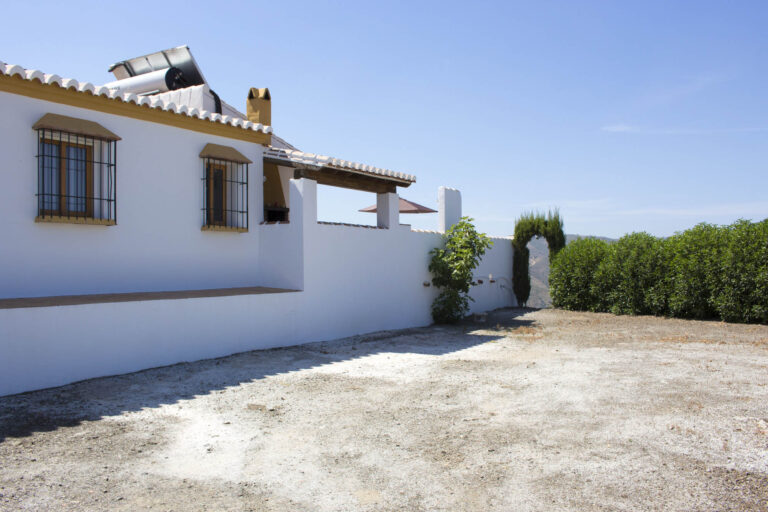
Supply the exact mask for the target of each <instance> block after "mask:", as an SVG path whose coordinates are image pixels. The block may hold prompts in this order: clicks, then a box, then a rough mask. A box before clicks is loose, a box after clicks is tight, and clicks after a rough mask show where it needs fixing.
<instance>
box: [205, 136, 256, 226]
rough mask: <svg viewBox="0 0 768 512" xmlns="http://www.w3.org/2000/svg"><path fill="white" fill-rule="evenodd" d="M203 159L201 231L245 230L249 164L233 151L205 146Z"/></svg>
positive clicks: (232, 149) (213, 145)
mask: <svg viewBox="0 0 768 512" xmlns="http://www.w3.org/2000/svg"><path fill="white" fill-rule="evenodd" d="M200 157H201V158H202V159H203V226H202V229H203V230H204V231H238V232H244V231H248V164H249V163H251V161H250V160H248V159H247V158H246V157H245V156H243V155H242V153H240V152H239V151H237V150H236V149H235V148H231V147H228V146H219V145H217V144H207V145H206V146H205V148H204V149H203V151H202V152H201V153H200Z"/></svg>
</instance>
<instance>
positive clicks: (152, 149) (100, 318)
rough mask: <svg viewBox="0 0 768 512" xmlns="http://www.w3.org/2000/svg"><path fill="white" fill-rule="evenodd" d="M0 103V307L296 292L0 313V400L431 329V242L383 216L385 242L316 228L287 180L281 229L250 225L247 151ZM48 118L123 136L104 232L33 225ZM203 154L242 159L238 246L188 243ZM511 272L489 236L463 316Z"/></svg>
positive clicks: (195, 233) (296, 187) (305, 190)
mask: <svg viewBox="0 0 768 512" xmlns="http://www.w3.org/2000/svg"><path fill="white" fill-rule="evenodd" d="M7 96H9V95H4V94H0V101H2V103H1V104H0V107H1V108H2V111H3V113H4V115H3V116H0V130H1V131H2V133H3V134H4V135H5V136H6V139H5V140H3V141H2V143H3V155H4V157H5V158H6V160H5V162H4V165H3V168H2V170H1V172H3V178H4V185H3V187H0V207H2V215H3V217H4V220H5V222H4V223H3V224H0V235H2V238H1V239H2V240H4V242H3V243H2V245H0V298H8V297H31V296H46V295H64V294H67V295H68V294H84V293H101V292H130V291H160V290H182V289H201V288H220V287H241V286H251V285H261V286H273V287H280V288H287V289H295V290H302V291H297V292H291V293H281V294H269V295H249V296H232V297H212V298H198V299H184V300H160V301H143V302H127V303H107V304H90V305H79V306H60V307H45V308H24V309H0V395H4V394H10V393H18V392H22V391H28V390H32V389H40V388H44V387H49V386H57V385H61V384H66V383H69V382H73V381H76V380H80V379H86V378H92V377H98V376H104V375H112V374H118V373H124V372H130V371H136V370H140V369H144V368H149V367H155V366H161V365H167V364H173V363H177V362H181V361H192V360H196V359H201V358H208V357H217V356H223V355H227V354H232V353H235V352H240V351H246V350H254V349H261V348H268V347H275V346H285V345H292V344H297V343H303V342H308V341H316V340H327V339H333V338H338V337H343V336H348V335H353V334H360V333H365V332H372V331H376V330H383V329H397V328H405V327H413V326H421V325H427V324H429V323H430V322H431V317H430V305H431V303H432V301H433V299H434V297H435V295H436V293H437V291H436V290H435V288H433V287H431V286H429V287H425V286H424V282H429V281H430V279H431V276H430V274H429V272H428V270H427V265H428V262H429V254H428V253H429V251H430V249H432V248H433V247H436V246H438V245H439V244H440V243H441V237H440V234H439V233H431V232H430V233H425V232H415V231H412V230H411V229H410V227H409V226H404V225H401V224H399V221H398V219H397V214H396V212H395V213H394V215H392V214H391V213H392V212H390V214H389V217H391V218H388V221H389V222H390V224H391V225H392V226H393V227H392V228H391V229H367V228H361V227H350V226H337V225H326V224H318V223H317V185H316V183H315V182H313V181H310V180H291V181H290V185H289V201H290V207H291V214H290V219H291V221H290V223H289V224H273V225H261V224H259V222H260V221H261V220H262V218H261V217H262V215H261V212H262V210H263V208H262V202H261V190H262V187H261V184H262V166H261V160H262V156H261V154H262V153H261V152H262V148H261V146H259V145H256V144H249V143H245V142H239V141H234V140H229V139H223V138H219V137H212V136H206V135H203V134H199V133H196V132H190V131H186V130H179V129H176V128H171V127H165V126H161V125H155V124H151V123H144V122H140V121H136V120H131V119H126V118H121V117H117V116H112V115H109V114H101V113H97V112H91V111H84V110H81V109H76V108H70V107H66V106H62V105H57V104H53V103H47V102H42V101H39V100H32V99H27V98H23V97H18V98H16V97H14V98H13V99H12V100H8V98H7ZM47 112H54V113H58V114H63V115H69V116H73V117H81V118H84V119H89V120H92V121H96V122H98V123H100V124H102V125H104V126H105V127H106V128H108V129H110V130H112V131H113V132H115V133H117V134H118V135H120V136H121V137H123V140H122V141H120V142H119V145H118V198H117V200H118V225H117V226H111V227H102V226H88V225H86V226H81V225H67V224H43V223H40V224H36V223H34V221H33V219H34V217H35V215H36V207H37V202H36V198H35V193H36V190H37V183H36V180H37V172H36V169H37V164H36V160H35V153H36V151H37V142H36V133H35V132H34V131H33V130H32V129H31V126H32V124H33V123H34V122H35V121H37V119H39V118H40V117H41V116H42V115H43V114H45V113H47ZM208 142H214V143H218V144H224V145H229V146H234V147H236V148H237V149H238V150H239V151H240V152H242V153H243V154H244V155H246V156H248V157H249V158H250V159H251V160H253V161H254V162H255V163H254V164H253V165H251V167H250V176H249V179H250V183H251V184H252V186H251V187H250V191H251V195H250V226H251V228H250V231H249V232H248V233H245V234H236V233H217V232H201V231H200V224H201V220H202V215H201V211H200V208H201V207H202V181H201V177H202V162H201V161H200V158H199V157H198V154H199V152H200V150H201V149H202V147H203V146H204V145H205V144H206V143H208ZM454 195H456V196H457V197H458V194H454ZM388 201H389V202H390V203H391V204H396V203H397V198H396V197H394V196H393V197H391V198H389V200H388ZM392 201H394V203H392ZM458 211H460V208H459V210H458ZM511 269H512V251H511V244H510V242H509V240H506V239H495V245H494V247H493V248H492V249H491V250H490V251H489V253H488V254H487V255H486V256H485V258H484V259H483V262H482V263H481V266H480V268H479V269H478V271H477V273H476V276H477V277H483V278H484V283H483V284H482V285H478V286H476V287H474V288H473V289H472V296H473V297H474V298H475V299H476V302H474V303H473V305H472V309H473V311H484V310H489V309H494V308H498V307H504V306H511V305H513V304H514V299H513V294H512V290H511ZM488 274H493V276H494V279H495V280H496V282H495V283H490V282H489V281H488V279H487V275H488Z"/></svg>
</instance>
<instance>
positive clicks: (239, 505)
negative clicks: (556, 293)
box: [0, 310, 768, 512]
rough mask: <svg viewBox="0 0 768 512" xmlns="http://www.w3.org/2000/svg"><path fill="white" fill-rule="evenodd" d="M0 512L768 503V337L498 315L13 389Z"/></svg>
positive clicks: (541, 314) (7, 404) (673, 323)
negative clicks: (25, 390) (21, 391)
mask: <svg viewBox="0 0 768 512" xmlns="http://www.w3.org/2000/svg"><path fill="white" fill-rule="evenodd" d="M0 510H57V511H58V510H130V511H138V510H161V511H184V512H190V511H197V510H211V511H219V510H222V511H224V510H226V511H230V510H233V511H239V510H243V511H246V510H254V511H257V510H258V511H262V510H263V511H343V510H355V511H357V510H363V511H366V510H408V511H419V510H451V511H453V510H476V511H486V510H503V511H512V510H514V511H524V510H768V327H766V326H749V325H732V324H724V323H719V322H691V321H683V320H669V319H658V318H649V317H638V318H632V317H615V316H611V315H607V314H589V313H569V312H563V311H556V310H538V311H536V310H504V311H498V312H496V313H494V314H492V315H491V316H490V317H489V319H488V321H487V322H486V323H484V324H466V325H462V326H457V327H450V328H446V327H428V328H423V329H412V330H407V331H398V332H389V333H377V334H375V335H368V336H359V337H353V338H347V339H343V340H336V341H331V342H324V343H314V344H310V345H304V346H300V347H292V348H285V349H275V350H268V351H260V352H249V353H245V354H239V355H235V356H231V357H227V358H223V359H217V360H208V361H201V362H196V363H191V364H180V365H176V366H172V367H166V368H158V369H154V370H148V371H144V372H140V373H135V374H130V375H123V376H118V377H110V378H103V379H95V380H91V381H86V382H81V383H78V384H73V385H69V386H64V387H61V388H55V389H49V390H45V391H40V392H34V393H27V394H23V395H16V396H11V397H5V398H0Z"/></svg>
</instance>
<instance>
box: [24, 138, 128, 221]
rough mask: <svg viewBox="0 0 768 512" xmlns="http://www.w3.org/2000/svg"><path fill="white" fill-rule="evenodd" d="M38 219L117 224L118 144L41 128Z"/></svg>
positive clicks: (38, 155)
mask: <svg viewBox="0 0 768 512" xmlns="http://www.w3.org/2000/svg"><path fill="white" fill-rule="evenodd" d="M37 133H38V139H37V215H38V217H37V220H39V221H49V220H50V221H65V222H83V223H95V224H116V223H117V203H116V197H117V182H116V179H115V178H116V172H117V166H116V160H117V144H116V142H115V141H114V140H112V141H110V140H103V139H99V138H96V137H90V136H85V135H78V134H74V133H68V132H63V131H58V130H50V129H47V128H41V129H38V130H37Z"/></svg>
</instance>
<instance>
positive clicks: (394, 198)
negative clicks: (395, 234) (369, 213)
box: [376, 192, 400, 229]
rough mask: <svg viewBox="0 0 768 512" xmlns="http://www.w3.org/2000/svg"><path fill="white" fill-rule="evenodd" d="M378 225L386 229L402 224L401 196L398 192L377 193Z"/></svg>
mask: <svg viewBox="0 0 768 512" xmlns="http://www.w3.org/2000/svg"><path fill="white" fill-rule="evenodd" d="M376 225H377V226H379V227H380V228H386V229H394V228H396V227H397V226H398V225H400V198H399V197H398V195H397V194H394V193H392V192H388V193H385V194H376Z"/></svg>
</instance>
